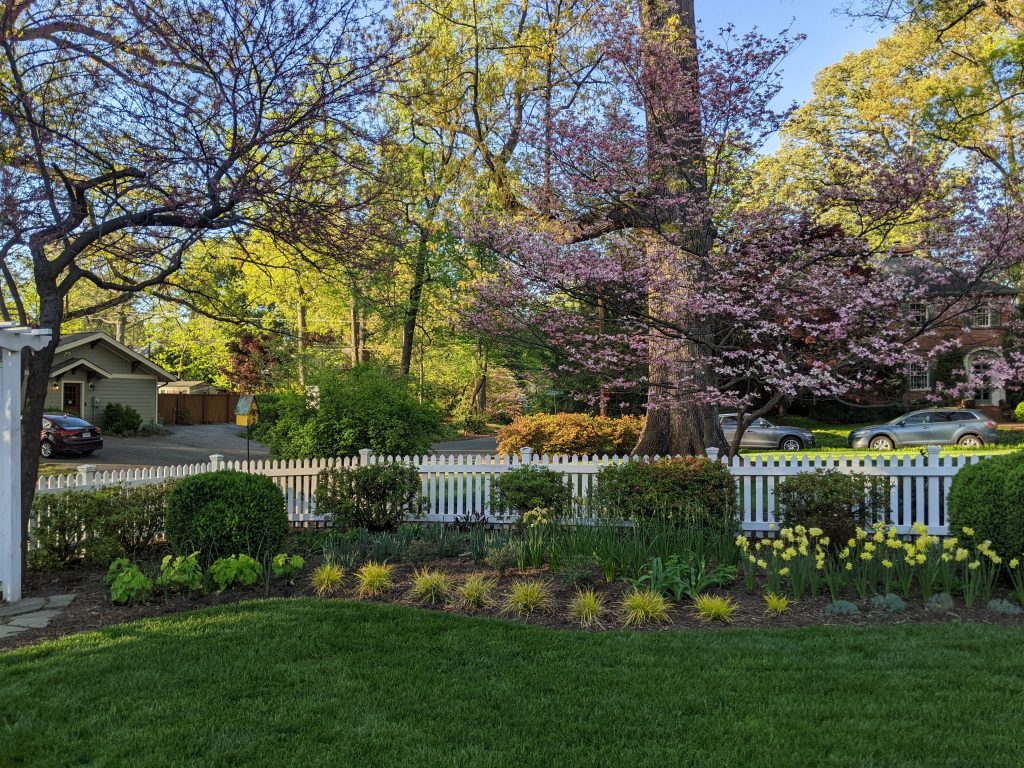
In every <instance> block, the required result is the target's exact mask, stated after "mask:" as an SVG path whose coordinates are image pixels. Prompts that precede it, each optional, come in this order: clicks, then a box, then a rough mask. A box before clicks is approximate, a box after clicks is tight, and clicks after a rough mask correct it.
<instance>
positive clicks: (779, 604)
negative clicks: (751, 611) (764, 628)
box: [764, 592, 789, 616]
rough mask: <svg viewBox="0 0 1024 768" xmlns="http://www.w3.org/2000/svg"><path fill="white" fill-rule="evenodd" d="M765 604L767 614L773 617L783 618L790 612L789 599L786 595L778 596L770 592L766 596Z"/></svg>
mask: <svg viewBox="0 0 1024 768" xmlns="http://www.w3.org/2000/svg"><path fill="white" fill-rule="evenodd" d="M764 602H765V606H766V607H765V613H770V614H771V615H773V616H781V615H782V614H784V613H785V612H786V611H788V610H789V598H788V597H787V596H786V595H777V594H775V593H774V592H768V593H767V594H765V596H764Z"/></svg>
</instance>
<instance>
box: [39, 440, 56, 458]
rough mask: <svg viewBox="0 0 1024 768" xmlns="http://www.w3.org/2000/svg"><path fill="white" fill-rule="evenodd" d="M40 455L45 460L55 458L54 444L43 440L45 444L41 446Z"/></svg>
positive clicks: (42, 443)
mask: <svg viewBox="0 0 1024 768" xmlns="http://www.w3.org/2000/svg"><path fill="white" fill-rule="evenodd" d="M39 455H40V456H42V457H43V458H44V459H48V458H50V457H51V456H53V443H51V442H50V441H49V440H43V442H41V443H40V444H39Z"/></svg>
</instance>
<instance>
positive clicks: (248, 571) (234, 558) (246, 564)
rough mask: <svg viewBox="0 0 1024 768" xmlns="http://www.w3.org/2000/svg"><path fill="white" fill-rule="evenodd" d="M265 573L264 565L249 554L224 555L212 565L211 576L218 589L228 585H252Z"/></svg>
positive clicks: (221, 589) (222, 589)
mask: <svg viewBox="0 0 1024 768" xmlns="http://www.w3.org/2000/svg"><path fill="white" fill-rule="evenodd" d="M262 573H263V566H262V565H260V564H259V562H258V561H257V560H254V559H253V558H251V557H249V556H248V555H231V557H222V558H220V559H219V560H217V561H215V562H214V564H213V565H211V566H210V577H211V578H212V579H213V581H214V583H215V584H216V585H217V591H218V592H223V591H224V590H225V589H227V588H228V587H234V586H241V587H251V586H252V585H253V584H255V583H256V582H257V581H258V580H259V577H260V575H261V574H262Z"/></svg>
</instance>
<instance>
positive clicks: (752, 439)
mask: <svg viewBox="0 0 1024 768" xmlns="http://www.w3.org/2000/svg"><path fill="white" fill-rule="evenodd" d="M718 420H719V421H720V422H721V424H722V432H723V434H724V435H725V440H726V442H727V443H730V444H731V443H732V439H733V437H735V435H736V426H737V422H736V414H735V413H727V414H723V415H721V416H719V417H718ZM813 447H814V433H812V432H810V431H809V430H806V429H800V428H798V427H783V426H776V425H775V424H772V423H771V422H770V421H768V419H754V423H753V424H751V425H750V426H749V427H747V431H746V432H744V433H743V437H742V438H740V448H781V449H782V450H784V451H799V450H801V449H803V448H813Z"/></svg>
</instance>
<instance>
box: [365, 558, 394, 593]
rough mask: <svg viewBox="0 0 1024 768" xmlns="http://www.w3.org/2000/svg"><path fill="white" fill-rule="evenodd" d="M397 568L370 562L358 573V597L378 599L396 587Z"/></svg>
mask: <svg viewBox="0 0 1024 768" xmlns="http://www.w3.org/2000/svg"><path fill="white" fill-rule="evenodd" d="M394 573H395V566H393V565H391V564H390V563H377V562H373V561H371V562H369V563H367V564H366V565H364V566H363V567H362V568H360V569H359V570H358V571H356V585H357V586H356V596H357V597H377V596H378V595H382V594H384V593H385V592H388V591H390V590H391V589H392V588H393V587H394V586H395V582H394Z"/></svg>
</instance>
